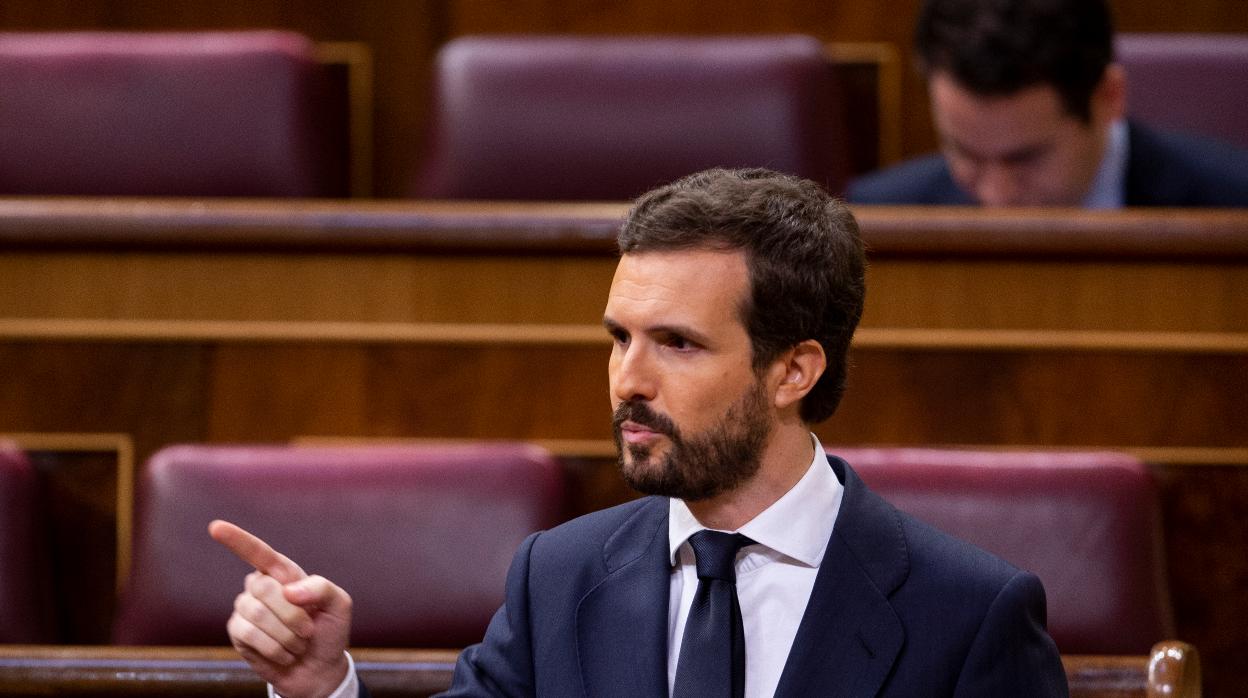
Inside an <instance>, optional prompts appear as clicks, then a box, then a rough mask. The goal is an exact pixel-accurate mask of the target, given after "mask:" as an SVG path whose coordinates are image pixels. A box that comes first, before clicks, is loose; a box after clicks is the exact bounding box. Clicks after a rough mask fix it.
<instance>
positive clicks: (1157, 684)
mask: <svg viewBox="0 0 1248 698" xmlns="http://www.w3.org/2000/svg"><path fill="white" fill-rule="evenodd" d="M1062 663H1063V664H1064V665H1065V666H1066V680H1067V681H1068V682H1069V683H1070V695H1071V698H1125V697H1127V696H1131V697H1138V698H1163V697H1164V698H1200V696H1201V686H1200V655H1199V653H1198V652H1197V651H1196V648H1195V647H1193V646H1191V645H1189V644H1187V643H1186V642H1179V641H1177V640H1166V641H1163V642H1158V643H1157V644H1155V645H1153V648H1152V651H1151V652H1149V654H1148V655H1147V656H1127V657H1118V656H1101V655H1067V656H1064V657H1062Z"/></svg>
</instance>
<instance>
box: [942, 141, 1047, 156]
mask: <svg viewBox="0 0 1248 698" xmlns="http://www.w3.org/2000/svg"><path fill="white" fill-rule="evenodd" d="M941 138H942V139H943V140H944V141H945V142H946V143H948V144H949V145H951V146H953V148H954V150H957V151H958V152H959V153H962V154H963V155H967V156H969V157H972V158H974V159H976V160H1000V161H1003V162H1021V161H1023V160H1028V159H1030V158H1033V157H1035V156H1037V155H1040V154H1041V153H1043V152H1044V151H1046V150H1049V149H1051V148H1052V147H1053V142H1052V140H1046V141H1041V142H1038V143H1028V144H1027V145H1024V146H1022V147H1019V148H1015V149H1014V150H1011V151H1008V152H1005V153H1002V154H1000V155H997V156H994V157H984V155H983V154H982V153H978V152H976V151H975V150H974V149H973V148H969V147H967V146H966V144H964V143H962V142H960V141H959V140H958V139H956V138H953V137H952V136H941Z"/></svg>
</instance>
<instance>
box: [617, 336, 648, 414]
mask: <svg viewBox="0 0 1248 698" xmlns="http://www.w3.org/2000/svg"><path fill="white" fill-rule="evenodd" d="M611 391H612V393H613V394H614V395H615V398H616V399H617V400H620V401H622V402H623V401H628V400H653V399H654V397H655V394H656V392H657V391H658V381H657V379H656V377H655V375H654V370H653V367H652V366H651V357H650V356H648V352H646V351H645V350H644V349H643V348H641V347H638V346H637V345H636V344H635V343H634V344H632V345H629V346H627V347H623V348H621V347H616V349H615V353H614V354H612V361H611Z"/></svg>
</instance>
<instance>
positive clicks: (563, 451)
mask: <svg viewBox="0 0 1248 698" xmlns="http://www.w3.org/2000/svg"><path fill="white" fill-rule="evenodd" d="M483 441H490V439H471V438H432V437H414V438H392V437H377V436H334V435H324V434H308V435H300V436H296V437H294V438H292V439H291V440H290V443H292V444H294V445H296V446H377V445H383V444H469V443H482V442H483ZM525 443H531V444H535V445H537V446H540V447H542V448H544V449H546V450H547V451H550V453H551V454H553V455H555V456H556V457H561V458H592V459H609V460H612V461H614V460H615V457H616V448H615V444H614V443H612V442H611V441H610V440H609V439H526V440H525ZM824 446H825V447H827V448H830V449H832V450H834V451H835V449H836V448H837V447H842V448H938V449H946V450H959V451H1033V452H1034V451H1049V452H1054V453H1058V452H1060V453H1068V452H1073V451H1117V452H1120V453H1126V454H1129V455H1132V456H1135V457H1136V458H1139V459H1140V460H1142V461H1144V462H1145V463H1152V464H1155V465H1167V466H1175V465H1177V466H1184V465H1200V466H1207V465H1226V466H1241V467H1248V448H1189V447H1182V446H1175V447H1158V446H1131V445H1109V446H1049V445H1040V444H1008V445H1003V444H940V445H936V446H916V445H914V444H875V443H872V444H843V443H831V442H829V443H824Z"/></svg>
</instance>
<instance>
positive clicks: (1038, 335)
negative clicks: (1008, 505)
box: [0, 318, 1248, 354]
mask: <svg viewBox="0 0 1248 698" xmlns="http://www.w3.org/2000/svg"><path fill="white" fill-rule="evenodd" d="M0 340H19V341H20V340H71V341H75V340H76V341H105V342H132V341H144V342H328V343H333V342H343V343H387V344H425V343H438V344H496V345H500V346H502V345H524V344H544V345H595V346H596V345H601V344H604V343H605V342H606V341H607V336H606V334H605V332H604V331H603V330H602V328H600V327H597V326H595V325H564V324H512V323H429V322H414V323H400V322H316V321H311V322H301V321H239V322H227V321H213V320H74V319H13V318H2V319H0ZM854 347H855V348H857V349H862V350H872V349H914V350H925V351H944V350H956V351H1026V352H1062V351H1080V352H1097V351H1107V352H1123V351H1131V352H1150V353H1184V354H1248V333H1241V332H1134V331H1122V332H1113V331H1109V332H1102V331H1091V330H983V329H928V328H888V327H875V328H862V329H860V330H858V332H857V333H856V334H855V336H854Z"/></svg>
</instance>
